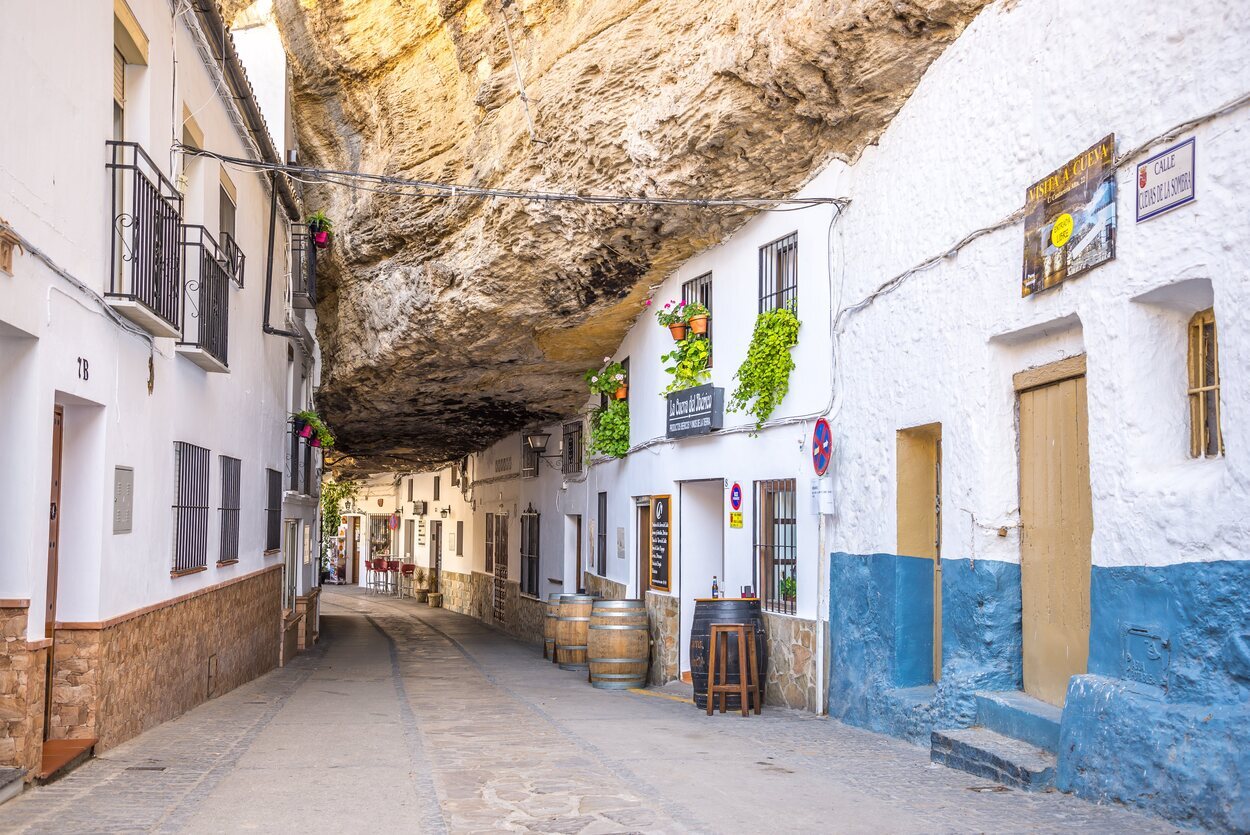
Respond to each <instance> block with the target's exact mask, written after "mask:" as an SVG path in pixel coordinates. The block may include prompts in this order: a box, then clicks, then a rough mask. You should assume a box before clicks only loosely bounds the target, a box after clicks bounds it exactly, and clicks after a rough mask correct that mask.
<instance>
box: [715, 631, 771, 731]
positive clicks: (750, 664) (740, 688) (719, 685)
mask: <svg viewBox="0 0 1250 835" xmlns="http://www.w3.org/2000/svg"><path fill="white" fill-rule="evenodd" d="M731 637H732V638H734V639H735V640H736V641H737V642H738V646H737V649H738V683H737V684H730V683H729V673H728V660H729V639H730V638H731ZM722 639H723V640H722ZM711 643H712V646H711V647H710V648H709V653H708V659H707V715H708V716H711V715H712V703H713V701H714V700H715V698H716V696H720V712H721V713H724V712H725V701H726V699H725V694H727V693H737V694H738V698H739V704H740V705H741V707H742V715H743V716H749V715H750V705H751V699H750V696H752V695H753V696H755V713H756V715H759V712H760V677H759V666H758V662H757V661H756V657H755V626H754V625H753V624H748V623H714V624H712V634H711ZM718 662H719V664H718Z"/></svg>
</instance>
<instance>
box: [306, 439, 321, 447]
mask: <svg viewBox="0 0 1250 835" xmlns="http://www.w3.org/2000/svg"><path fill="white" fill-rule="evenodd" d="M308 443H309V445H310V446H316V447H319V446H321V439H320V438H313V439H312V440H311V441H309V442H308Z"/></svg>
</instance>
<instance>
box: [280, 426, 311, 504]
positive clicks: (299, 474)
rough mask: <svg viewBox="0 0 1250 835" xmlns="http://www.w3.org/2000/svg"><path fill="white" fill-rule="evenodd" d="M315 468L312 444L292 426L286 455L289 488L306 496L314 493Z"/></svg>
mask: <svg viewBox="0 0 1250 835" xmlns="http://www.w3.org/2000/svg"><path fill="white" fill-rule="evenodd" d="M315 469H316V468H315V461H314V459H313V447H312V444H310V443H309V442H308V439H307V438H301V437H300V436H299V433H298V432H296V431H295V428H294V427H292V428H291V430H290V439H289V448H288V449H287V456H286V476H287V490H288V491H290V492H292V493H299V494H300V495H304V496H312V495H314V493H313V486H314V484H315V483H316V478H315V475H316V473H315Z"/></svg>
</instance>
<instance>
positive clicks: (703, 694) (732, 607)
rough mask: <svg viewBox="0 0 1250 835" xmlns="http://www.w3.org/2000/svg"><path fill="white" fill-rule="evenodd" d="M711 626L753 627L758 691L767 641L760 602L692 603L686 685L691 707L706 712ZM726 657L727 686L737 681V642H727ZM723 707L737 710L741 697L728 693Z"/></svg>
mask: <svg viewBox="0 0 1250 835" xmlns="http://www.w3.org/2000/svg"><path fill="white" fill-rule="evenodd" d="M714 623H746V624H752V625H754V628H755V629H754V631H755V657H756V662H757V663H758V664H759V671H758V673H759V682H760V685H761V687H762V686H763V683H764V677H765V676H766V675H767V671H768V641H767V640H766V639H765V635H764V615H763V613H762V612H761V610H760V601H759V599H758V598H755V597H748V598H736V597H735V598H719V599H711V598H702V599H696V600H695V603H694V625H693V626H691V627H690V683H691V685H692V687H693V689H694V703H695V706H696V707H698V708H699V709H701V710H706V709H707V676H708V669H707V656H708V652H709V651H710V650H711V647H712V644H711V637H710V636H711V634H712V624H714ZM728 643H729V654H728V656H727V658H726V666H725V674H726V677H727V678H728V680H729V683H730V684H734V683H736V682H737V681H738V675H739V670H740V669H741V668H740V667H739V664H738V647H737V641H735V640H733V639H732V638H731V639H730V640H729V642H728ZM725 699H726V705H725V706H726V707H727V708H730V709H733V710H738V709H739V708H740V707H741V704H740V703H741V697H740V696H738V694H737V693H729V694H727V695H726V697H725Z"/></svg>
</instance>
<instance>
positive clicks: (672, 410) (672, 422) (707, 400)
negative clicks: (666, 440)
mask: <svg viewBox="0 0 1250 835" xmlns="http://www.w3.org/2000/svg"><path fill="white" fill-rule="evenodd" d="M724 424H725V390H724V389H723V388H716V387H714V386H713V385H712V384H711V383H708V384H706V385H702V386H695V387H694V388H689V389H683V390H681V391H675V392H673V393H672V394H670V395H668V421H667V424H666V429H667V432H666V434H667V436H668V437H670V438H686V437H689V436H691V435H706V434H708V433H709V432H712V431H715V430H717V429H720V428H721V427H722V426H724Z"/></svg>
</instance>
